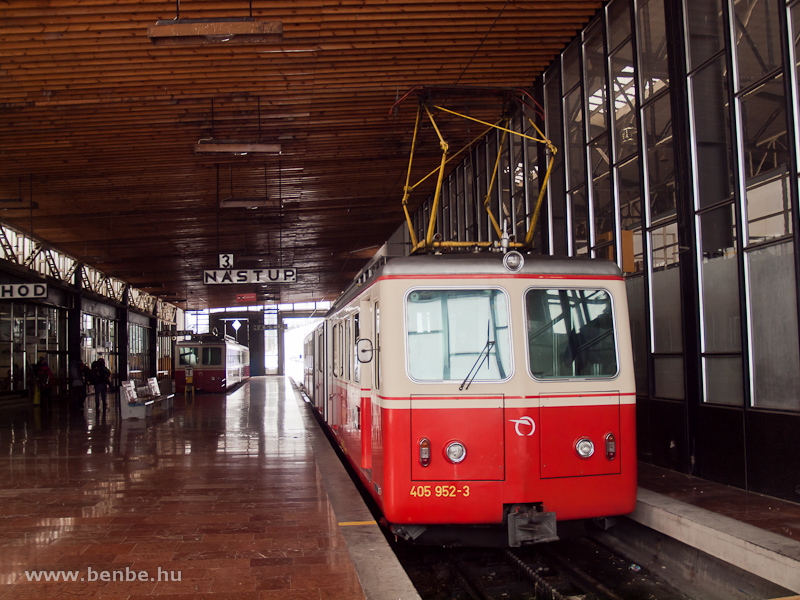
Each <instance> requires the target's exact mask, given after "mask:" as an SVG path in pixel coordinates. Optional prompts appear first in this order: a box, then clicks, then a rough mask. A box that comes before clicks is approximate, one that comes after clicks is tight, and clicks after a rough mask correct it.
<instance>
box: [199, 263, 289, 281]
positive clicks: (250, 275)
mask: <svg viewBox="0 0 800 600" xmlns="http://www.w3.org/2000/svg"><path fill="white" fill-rule="evenodd" d="M296 281H297V269H295V268H292V267H275V268H273V269H212V270H209V271H203V283H205V284H206V285H215V284H226V283H228V284H230V283H295V282H296Z"/></svg>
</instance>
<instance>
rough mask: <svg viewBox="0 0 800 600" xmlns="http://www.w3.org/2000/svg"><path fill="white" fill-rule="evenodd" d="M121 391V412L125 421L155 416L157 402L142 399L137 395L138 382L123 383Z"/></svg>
mask: <svg viewBox="0 0 800 600" xmlns="http://www.w3.org/2000/svg"><path fill="white" fill-rule="evenodd" d="M119 390H120V392H119V410H120V413H121V415H122V418H123V419H144V418H145V417H146V416H148V415H152V414H153V404H155V401H154V400H146V399H144V398H140V397H139V394H137V393H136V382H134V381H123V382H122V385H120V388H119Z"/></svg>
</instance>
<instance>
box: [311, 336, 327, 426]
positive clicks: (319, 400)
mask: <svg viewBox="0 0 800 600" xmlns="http://www.w3.org/2000/svg"><path fill="white" fill-rule="evenodd" d="M313 343H314V356H315V357H316V358H315V360H314V365H313V368H314V373H313V380H314V390H313V392H314V405H315V406H316V407H317V410H318V411H319V412H320V414H321V415H322V418H323V419H325V420H327V418H328V415H327V412H326V411H327V402H326V401H325V369H326V365H327V348H326V346H325V324H323V325H322V326H321V327H319V328H317V330H316V331H315V332H314V337H313Z"/></svg>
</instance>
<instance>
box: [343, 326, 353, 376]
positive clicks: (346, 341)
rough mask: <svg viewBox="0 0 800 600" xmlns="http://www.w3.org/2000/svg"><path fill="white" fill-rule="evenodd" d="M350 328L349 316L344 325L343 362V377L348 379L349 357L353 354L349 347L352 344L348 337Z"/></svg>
mask: <svg viewBox="0 0 800 600" xmlns="http://www.w3.org/2000/svg"><path fill="white" fill-rule="evenodd" d="M351 329H352V326H351V321H350V318H349V317H348V318H347V321H345V326H344V363H345V369H344V372H345V378H346V379H350V357H351V356H352V355H353V353H352V351H351V350H350V347H351V346H352V344H351V341H352V338H351V337H350V330H351Z"/></svg>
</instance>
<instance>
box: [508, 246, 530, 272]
mask: <svg viewBox="0 0 800 600" xmlns="http://www.w3.org/2000/svg"><path fill="white" fill-rule="evenodd" d="M524 264H525V258H524V257H523V256H522V254H520V253H519V252H517V251H516V250H512V251H511V252H509V253H508V254H506V255H505V256H504V257H503V266H504V267H505V268H506V269H508V270H509V271H519V270H520V269H521V268H522V265H524Z"/></svg>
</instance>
